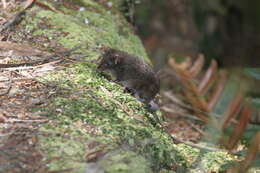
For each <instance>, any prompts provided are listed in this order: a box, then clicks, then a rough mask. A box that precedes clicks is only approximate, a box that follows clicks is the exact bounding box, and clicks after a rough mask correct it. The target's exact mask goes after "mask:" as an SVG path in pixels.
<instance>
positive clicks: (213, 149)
mask: <svg viewBox="0 0 260 173" xmlns="http://www.w3.org/2000/svg"><path fill="white" fill-rule="evenodd" d="M169 136H170V137H171V138H172V139H173V140H174V141H175V142H177V143H183V144H185V145H188V146H191V147H194V148H198V149H200V150H206V151H219V152H227V153H230V151H228V150H225V149H219V148H213V147H207V146H204V145H199V144H194V143H191V142H188V141H184V140H182V139H179V138H177V137H175V136H174V135H172V134H169Z"/></svg>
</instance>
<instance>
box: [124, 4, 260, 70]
mask: <svg viewBox="0 0 260 173" xmlns="http://www.w3.org/2000/svg"><path fill="white" fill-rule="evenodd" d="M123 10H124V11H125V14H126V15H127V17H128V20H129V21H130V22H131V23H132V24H133V26H134V27H135V29H136V32H137V33H138V35H139V36H140V37H141V38H142V40H143V42H144V45H145V47H146V49H147V52H148V53H149V54H150V57H151V58H152V59H153V61H154V64H155V65H156V67H157V68H161V67H162V66H163V65H164V62H166V59H167V57H169V55H172V54H174V55H175V56H191V57H195V56H197V55H198V54H199V53H203V54H204V55H205V57H206V58H207V60H208V61H209V60H210V59H212V58H214V59H216V60H217V61H218V63H219V64H220V65H222V67H237V66H243V67H245V66H250V67H256V66H259V65H260V58H259V55H260V34H259V33H260V1H259V0H250V1H246V0H214V1H212V0H127V1H124V4H123Z"/></svg>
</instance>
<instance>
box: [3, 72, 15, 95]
mask: <svg viewBox="0 0 260 173" xmlns="http://www.w3.org/2000/svg"><path fill="white" fill-rule="evenodd" d="M12 83H13V79H12V74H11V72H10V77H9V84H8V88H7V89H6V91H4V92H3V93H0V96H4V95H6V94H8V93H9V91H10V90H11V88H12Z"/></svg>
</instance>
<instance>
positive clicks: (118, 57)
mask: <svg viewBox="0 0 260 173" xmlns="http://www.w3.org/2000/svg"><path fill="white" fill-rule="evenodd" d="M121 62H122V57H121V56H119V55H117V54H116V55H115V64H120V63H121Z"/></svg>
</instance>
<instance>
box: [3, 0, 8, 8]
mask: <svg viewBox="0 0 260 173" xmlns="http://www.w3.org/2000/svg"><path fill="white" fill-rule="evenodd" d="M2 4H3V9H6V7H7V4H6V0H2Z"/></svg>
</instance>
